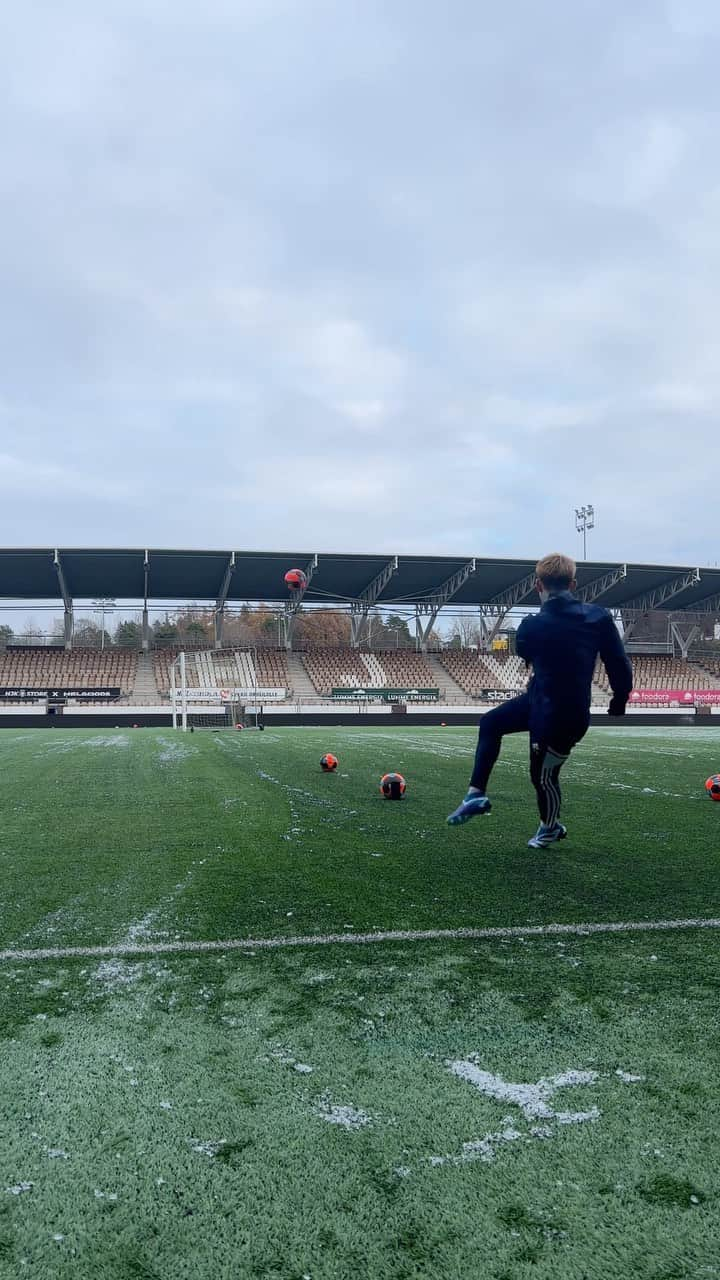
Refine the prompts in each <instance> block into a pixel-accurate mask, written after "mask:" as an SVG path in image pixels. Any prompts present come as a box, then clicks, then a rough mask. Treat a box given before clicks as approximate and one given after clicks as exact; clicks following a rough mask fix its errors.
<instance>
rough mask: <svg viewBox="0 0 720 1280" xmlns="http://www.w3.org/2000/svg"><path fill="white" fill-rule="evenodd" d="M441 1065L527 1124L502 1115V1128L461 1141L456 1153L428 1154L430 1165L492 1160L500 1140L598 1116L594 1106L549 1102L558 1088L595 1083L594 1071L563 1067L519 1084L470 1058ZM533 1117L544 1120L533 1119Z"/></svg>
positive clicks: (543, 1134)
mask: <svg viewBox="0 0 720 1280" xmlns="http://www.w3.org/2000/svg"><path fill="white" fill-rule="evenodd" d="M445 1065H446V1066H447V1068H448V1070H449V1071H450V1072H451V1074H452V1075H454V1076H456V1077H457V1078H458V1079H459V1080H465V1081H466V1082H467V1083H468V1084H471V1085H472V1086H473V1087H474V1088H475V1089H477V1090H478V1092H479V1093H482V1094H483V1095H484V1096H485V1097H486V1098H492V1099H493V1100H494V1101H495V1102H503V1103H510V1105H511V1106H514V1107H517V1108H518V1109H519V1111H520V1112H521V1113H522V1117H523V1119H524V1120H525V1121H526V1122H527V1127H526V1128H523V1129H520V1128H518V1127H516V1125H515V1124H514V1123H513V1120H512V1117H510V1116H506V1117H505V1119H504V1121H503V1128H502V1129H500V1130H498V1131H497V1132H493V1133H486V1134H484V1135H483V1137H481V1138H475V1139H473V1140H472V1141H471V1142H464V1143H463V1145H462V1147H461V1149H460V1152H459V1154H457V1155H444V1156H431V1157H430V1164H431V1165H443V1164H466V1163H468V1162H469V1161H471V1160H493V1159H494V1157H495V1153H496V1150H497V1148H498V1147H499V1146H501V1145H502V1144H504V1143H507V1142H518V1141H519V1140H524V1141H526V1142H529V1141H532V1140H533V1139H540V1138H543V1139H546V1138H552V1137H553V1135H554V1133H555V1129H554V1128H553V1125H569V1124H585V1123H587V1122H590V1121H594V1120H597V1119H599V1116H600V1112H599V1110H598V1108H597V1107H591V1108H590V1109H589V1110H588V1111H556V1110H555V1107H554V1106H553V1105H552V1103H553V1099H554V1097H555V1094H556V1093H557V1091H558V1090H559V1089H569V1088H575V1087H576V1086H578V1085H590V1084H595V1083H596V1082H597V1081H598V1079H599V1075H598V1072H597V1071H563V1072H561V1073H560V1074H559V1075H556V1076H550V1077H543V1078H542V1079H541V1080H538V1081H537V1082H536V1083H535V1084H521V1083H515V1082H513V1081H510V1080H503V1078H502V1076H496V1075H493V1074H492V1072H490V1071H483V1070H482V1069H481V1068H480V1067H479V1066H478V1065H477V1063H476V1062H474V1061H473V1060H472V1059H468V1060H466V1061H463V1060H455V1061H448V1062H446V1064H445ZM537 1121H543V1122H544V1123H542V1124H538V1123H533V1122H537Z"/></svg>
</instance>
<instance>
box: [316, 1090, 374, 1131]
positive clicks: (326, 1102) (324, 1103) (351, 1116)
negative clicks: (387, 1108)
mask: <svg viewBox="0 0 720 1280" xmlns="http://www.w3.org/2000/svg"><path fill="white" fill-rule="evenodd" d="M315 1115H316V1116H319V1117H320V1119H321V1120H326V1121H327V1123H328V1124H337V1125H340V1127H341V1128H342V1129H364V1128H365V1126H366V1125H368V1124H372V1122H373V1117H372V1116H371V1115H368V1113H367V1111H361V1110H360V1108H359V1107H353V1106H350V1105H348V1104H343V1105H342V1106H338V1105H337V1104H335V1103H332V1102H331V1101H330V1098H329V1097H328V1095H327V1094H323V1096H322V1098H321V1099H320V1101H319V1102H318V1105H317V1107H316V1108H315Z"/></svg>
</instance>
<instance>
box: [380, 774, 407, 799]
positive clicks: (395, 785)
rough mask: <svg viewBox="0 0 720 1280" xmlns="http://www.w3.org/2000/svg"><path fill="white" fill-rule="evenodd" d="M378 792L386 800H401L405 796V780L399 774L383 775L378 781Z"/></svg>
mask: <svg viewBox="0 0 720 1280" xmlns="http://www.w3.org/2000/svg"><path fill="white" fill-rule="evenodd" d="M380 790H381V791H382V793H383V795H384V797H385V799H386V800H402V798H403V796H404V795H405V779H404V778H403V776H402V774H401V773H385V774H383V776H382V778H381V779H380Z"/></svg>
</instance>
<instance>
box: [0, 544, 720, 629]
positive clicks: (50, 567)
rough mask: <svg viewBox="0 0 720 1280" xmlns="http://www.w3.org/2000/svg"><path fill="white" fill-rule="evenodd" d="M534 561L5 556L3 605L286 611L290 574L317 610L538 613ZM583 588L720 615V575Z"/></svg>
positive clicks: (620, 571)
mask: <svg viewBox="0 0 720 1280" xmlns="http://www.w3.org/2000/svg"><path fill="white" fill-rule="evenodd" d="M534 563H535V562H534V560H499V559H495V558H492V557H491V558H482V557H480V556H477V557H473V556H418V555H397V556H393V555H382V554H370V555H342V554H338V553H332V554H327V555H325V554H323V553H317V554H316V553H314V552H309V551H302V550H300V551H298V550H295V551H287V552H279V551H167V550H123V549H119V550H102V549H90V548H87V549H81V548H76V547H68V548H59V549H56V548H50V547H46V548H29V549H16V550H12V549H5V550H3V549H0V598H4V599H13V600H53V599H56V598H57V599H63V600H64V601H65V603H66V606H67V604H68V603H69V602H70V601H73V600H74V601H81V600H91V599H93V598H94V597H112V598H113V599H114V600H116V601H117V602H118V603H120V602H122V601H139V600H144V601H156V602H169V601H175V602H180V601H185V602H187V601H190V600H192V601H197V602H204V601H212V602H213V603H214V604H215V603H219V604H224V603H225V602H227V603H232V602H240V601H243V602H245V601H247V602H250V603H257V602H260V601H265V602H267V603H273V602H278V601H280V602H284V601H285V600H287V598H288V592H287V588H286V586H285V583H284V581H283V578H284V574H285V573H286V571H287V570H288V569H290V568H296V567H297V568H301V569H303V570H304V571H305V572H306V573H307V575H308V578H309V583H308V588H307V592H306V594H305V597H304V598H305V602H306V603H308V604H327V605H339V604H355V607H356V608H357V607H359V606H364V607H366V608H367V607H370V606H371V605H378V606H382V607H385V608H387V607H390V606H406V607H407V606H409V607H413V606H416V605H417V606H419V607H421V608H423V609H426V610H429V609H435V608H438V607H441V606H442V605H444V604H450V603H452V605H453V606H467V607H470V606H474V607H476V608H478V607H479V608H480V609H487V611H488V612H489V613H496V612H499V611H506V610H508V609H512V608H516V607H518V606H523V605H524V606H525V607H527V606H530V605H532V604H534V603H535V602H536V600H537V597H536V596H535V594H534V592H533V568H534ZM578 587H579V591H580V594H581V595H582V596H583V598H585V599H586V600H596V601H597V602H598V603H600V604H603V605H604V606H606V607H607V608H610V609H620V608H623V609H625V608H633V609H642V610H646V609H667V610H672V611H675V610H703V611H715V610H717V609H718V608H720V569H698V568H694V567H687V566H678V565H645V564H621V563H611V562H598V561H584V562H582V563H581V564H579V565H578Z"/></svg>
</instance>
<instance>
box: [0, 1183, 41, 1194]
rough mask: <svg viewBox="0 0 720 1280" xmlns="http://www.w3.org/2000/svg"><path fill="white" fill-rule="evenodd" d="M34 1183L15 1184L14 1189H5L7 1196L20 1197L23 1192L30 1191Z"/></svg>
mask: <svg viewBox="0 0 720 1280" xmlns="http://www.w3.org/2000/svg"><path fill="white" fill-rule="evenodd" d="M34 1186H35V1183H34V1182H16V1183H15V1186H14V1187H6V1188H5V1190H6V1192H7V1194H8V1195H9V1196H21V1195H22V1193H23V1191H32V1189H33V1187H34Z"/></svg>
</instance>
